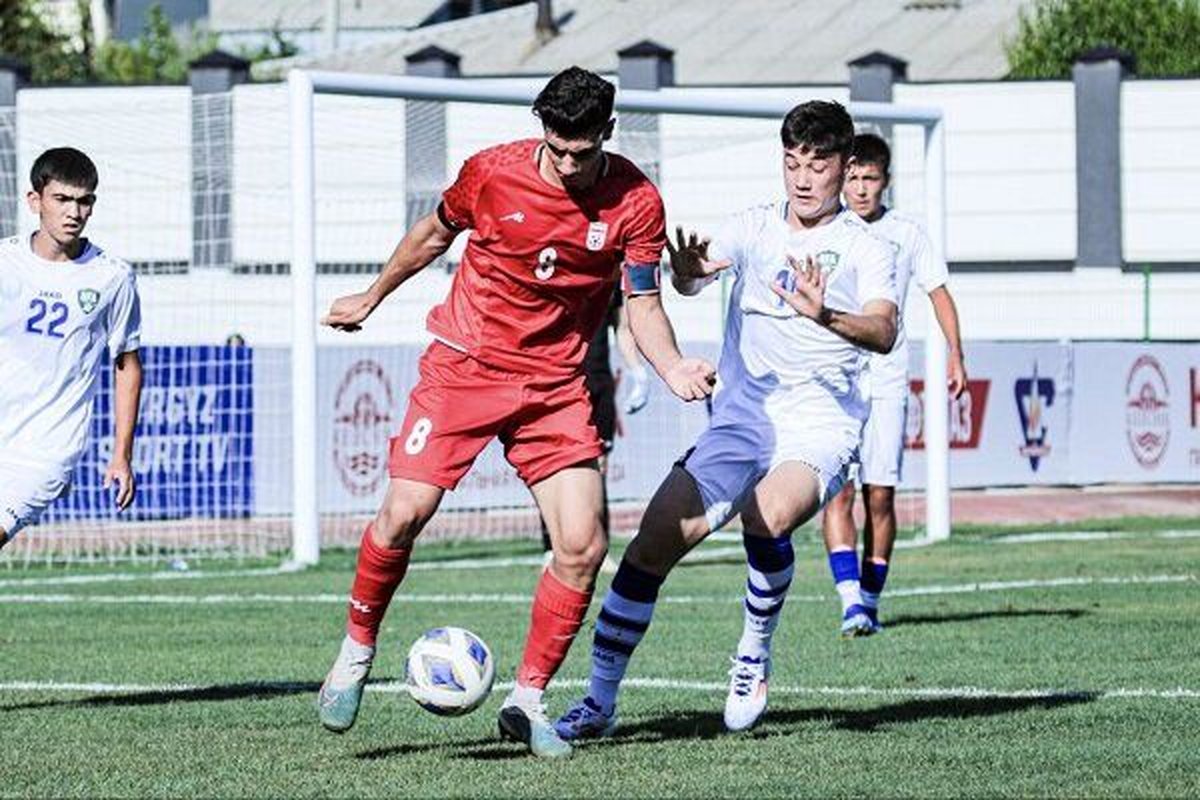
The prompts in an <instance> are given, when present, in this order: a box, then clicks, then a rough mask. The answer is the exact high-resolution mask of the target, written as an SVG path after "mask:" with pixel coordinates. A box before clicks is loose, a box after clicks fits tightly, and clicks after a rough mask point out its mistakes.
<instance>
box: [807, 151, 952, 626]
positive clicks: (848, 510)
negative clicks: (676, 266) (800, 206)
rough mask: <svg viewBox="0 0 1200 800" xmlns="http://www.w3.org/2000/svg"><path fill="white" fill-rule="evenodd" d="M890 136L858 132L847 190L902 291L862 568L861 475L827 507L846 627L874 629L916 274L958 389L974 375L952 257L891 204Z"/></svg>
mask: <svg viewBox="0 0 1200 800" xmlns="http://www.w3.org/2000/svg"><path fill="white" fill-rule="evenodd" d="M891 160H892V156H891V151H890V149H889V148H888V145H887V142H885V141H884V140H883V139H881V138H880V137H878V136H876V135H875V134H872V133H864V134H859V135H858V136H856V137H855V138H854V163H853V164H851V166H850V174H849V175H848V176H847V178H846V187H845V189H844V190H843V192H844V196H845V198H846V204H847V205H848V206H849V207H850V209H851V210H852V211H854V213H856V214H858V215H859V216H860V217H862V218H863V219H864V220H866V222H868V223H869V224H870V226H871V232H872V233H875V234H877V235H878V236H880V237H882V238H883V239H885V240H887V241H888V242H889V243H890V244H891V246H892V247H893V249H894V250H895V252H896V293H897V298H898V299H899V301H900V317H899V324H898V326H897V332H896V345H895V347H893V348H892V350H891V352H889V353H885V354H878V355H874V356H872V357H871V360H870V363H869V365H868V369H867V380H866V382H865V383H866V386H867V387H869V389H867V392H868V394H869V396H870V403H871V410H870V416H869V417H868V418H867V422H866V425H865V426H864V428H863V441H862V448H861V449H860V466H859V472H858V479H859V481H860V482H861V483H862V487H863V505H864V506H865V512H866V513H865V523H864V525H863V553H862V566H861V572H860V567H859V560H858V554H857V549H856V548H857V541H856V540H857V538H858V536H857V529H856V527H855V524H854V513H853V511H854V483H853V482H850V481H848V482H847V483H846V485H845V487H843V489H842V491H841V493H840V494H838V495H837V496H836V497H835V498H833V499H832V500H830V501H829V505H827V506H826V507H825V514H824V518H823V521H822V527H823V532H824V535H825V547H826V549H827V550H828V553H829V570H830V572H831V573H832V574H833V581H834V584H835V585H836V587H837V591H838V595H839V597H840V598H841V601H842V624H841V633H842V635H843V636H846V637H854V636H869V635H871V634H872V633H875V632H877V631H879V630H880V629H881V626H880V624H879V615H878V613H879V612H878V610H879V595H880V594H881V593H882V592H883V586H884V582H885V581H886V580H887V573H888V563H889V562H890V561H891V557H892V545H893V543H894V542H895V540H896V486H897V485H898V484H899V483H900V475H901V466H902V461H903V458H902V457H903V455H904V427H905V412H906V408H907V404H908V337H907V336H906V335H905V330H904V301H905V296H906V294H907V292H908V284H909V280H910V279H911V278H916V281H917V285H918V286H920V287H921V291H922V292H924V293H925V294H927V295H928V296H929V301H930V303H931V304H932V305H933V313H934V315H935V316H936V318H937V321H938V325H939V326H941V329H942V332H943V333H944V334H945V336H946V341H947V342H948V343H949V345H950V352H949V357H948V362H947V366H948V372H947V380H948V384H949V389H950V395H951V396H952V397H958V396H959V395H960V394H961V393H962V391H963V388H964V387H965V386H966V383H967V372H966V367H965V366H964V365H963V351H962V341H961V339H960V338H959V329H958V312H957V310H956V309H955V306H954V298H953V297H951V296H950V290H949V289H948V288H947V287H946V281H947V278H948V275H947V270H946V262H945V261H943V260H941V259H940V258H938V257H937V256H936V255H935V254H934V252H933V247H932V245H931V244H930V242H929V237H928V235H926V233H925V229H924V228H923V227H922V226H921V224H920V223H919V222H917V221H916V220H915V219H913V218H912V217H909V216H907V215H905V214H903V213H901V212H899V211H896V210H894V209H890V208H888V207H887V206H885V205H884V204H883V193H884V190H885V189H887V186H888V180H889V177H890V175H889V170H890V167H891Z"/></svg>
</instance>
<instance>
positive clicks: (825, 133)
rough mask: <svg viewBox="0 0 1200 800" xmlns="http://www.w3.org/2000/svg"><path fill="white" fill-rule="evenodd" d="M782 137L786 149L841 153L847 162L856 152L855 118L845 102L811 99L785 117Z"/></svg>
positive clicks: (828, 153) (781, 132)
mask: <svg viewBox="0 0 1200 800" xmlns="http://www.w3.org/2000/svg"><path fill="white" fill-rule="evenodd" d="M779 137H780V139H782V140H783V149H785V150H791V149H792V148H795V147H801V148H804V149H806V150H812V151H813V152H815V153H817V154H819V155H822V156H828V155H833V154H834V153H837V154H839V155H841V157H842V161H843V162H845V161H847V160H849V158H850V154H851V153H852V152H853V151H854V121H853V120H852V119H850V114H849V113H848V112H847V111H846V109H845V107H844V106H842V104H841V103H835V102H832V101H826V100H809V101H808V102H807V103H801V104H800V105H798V106H796V107H795V108H793V109H792V110H791V111H789V112H788V114H787V116H786V117H784V118H783V126H782V127H781V128H780V130H779Z"/></svg>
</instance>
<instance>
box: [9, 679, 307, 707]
mask: <svg viewBox="0 0 1200 800" xmlns="http://www.w3.org/2000/svg"><path fill="white" fill-rule="evenodd" d="M320 688H321V684H320V683H309V682H291V683H289V682H279V683H257V682H256V683H228V684H220V685H214V686H197V687H195V688H186V689H166V690H159V691H150V692H132V693H130V694H102V695H92V696H90V697H77V698H74V699H71V700H38V701H36V702H30V703H16V704H13V705H5V706H0V711H27V710H30V709H37V708H113V707H117V708H121V707H129V706H156V705H165V704H167V703H220V702H224V701H226V700H272V699H274V698H276V697H288V696H290V695H294V694H305V693H310V692H311V693H313V694H316V692H317V690H318V689H320Z"/></svg>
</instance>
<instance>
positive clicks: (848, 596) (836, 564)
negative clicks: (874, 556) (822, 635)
mask: <svg viewBox="0 0 1200 800" xmlns="http://www.w3.org/2000/svg"><path fill="white" fill-rule="evenodd" d="M829 571H830V572H832V573H833V584H834V588H836V589H837V593H838V597H840V598H841V600H842V617H843V619H844V618H845V617H847V616H848V615H850V614H852V613H858V612H859V611H861V610H862V608H863V601H862V590H861V588H860V586H859V582H858V554H857V553H856V552H854V551H853V550H838V551H836V552H833V553H830V554H829Z"/></svg>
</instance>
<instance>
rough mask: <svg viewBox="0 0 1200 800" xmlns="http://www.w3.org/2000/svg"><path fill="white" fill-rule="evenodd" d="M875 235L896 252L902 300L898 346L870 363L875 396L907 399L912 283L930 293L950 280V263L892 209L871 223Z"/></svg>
mask: <svg viewBox="0 0 1200 800" xmlns="http://www.w3.org/2000/svg"><path fill="white" fill-rule="evenodd" d="M870 226H871V232H872V233H874V234H877V235H878V236H880V237H882V238H883V239H886V240H887V241H888V242H890V243H891V245H892V248H893V249H894V250H895V253H896V297H898V298H899V300H900V305H899V312H900V313H899V314H898V316H897V319H896V344H895V345H894V346H893V347H892V351H891V352H890V353H886V354H880V353H873V354H872V355H871V361H870V364H869V367H868V369H869V372H870V380H869V385H870V387H871V396H872V397H905V396H907V394H908V336H907V335H906V334H905V331H904V327H905V326H904V305H905V300H906V298H907V297H908V282H909V280H910V279H911V278H913V277H916V279H917V285H918V286H920V287H921V291H923V292H924V293H925V294H929V293H930V292H932V291H933V290H934V289H936V288H938V287H939V286H944V285H945V284H946V281H947V280H948V279H949V273H948V271H947V269H946V262H945V261H943V260H941V259H940V258H938V257H937V256H935V255H934V253H933V245H932V243H931V242H930V241H929V236H928V235H927V234H926V233H925V228H924V226H922V225H921V223H920V222H918V221H917V220H916V219H914V218H912V217H910V216H908V215H907V214H904V213H902V212H899V211H894V210H892V209H890V208H884V209H883V216H881V217H880V218H879V219H877V220H875V221H874V222H872V223H870Z"/></svg>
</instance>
